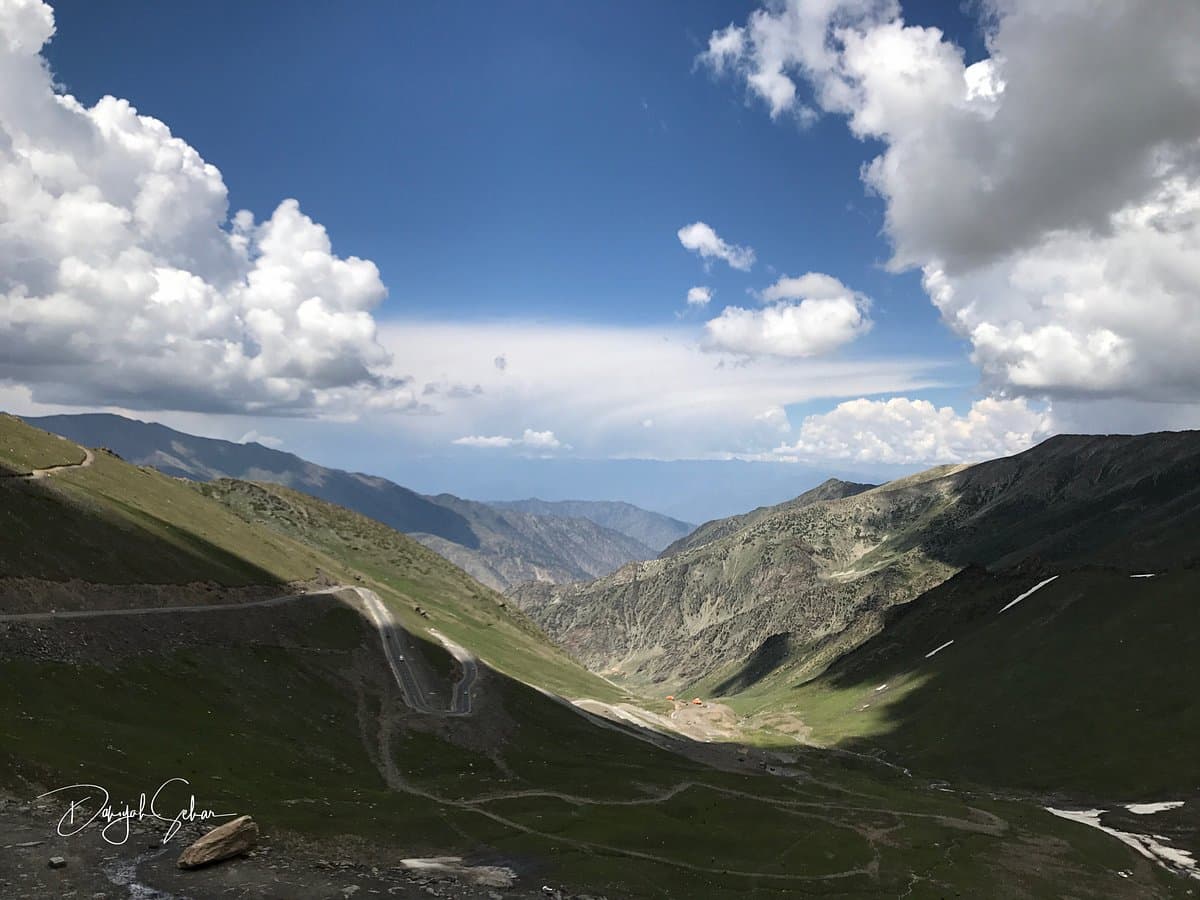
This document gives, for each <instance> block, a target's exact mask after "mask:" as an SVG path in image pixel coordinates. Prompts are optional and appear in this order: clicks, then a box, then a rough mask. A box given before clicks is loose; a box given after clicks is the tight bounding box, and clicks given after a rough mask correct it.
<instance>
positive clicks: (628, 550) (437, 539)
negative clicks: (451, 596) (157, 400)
mask: <svg viewBox="0 0 1200 900" xmlns="http://www.w3.org/2000/svg"><path fill="white" fill-rule="evenodd" d="M27 421H29V422H30V423H31V424H33V425H35V426H37V427H38V428H44V429H46V430H47V431H50V432H53V433H55V434H60V435H62V436H63V437H66V438H68V439H70V440H73V441H77V442H79V443H80V444H84V445H86V446H92V447H100V446H103V447H108V448H110V449H112V450H114V451H115V452H116V453H118V454H119V455H120V456H121V457H122V458H124V459H126V460H128V461H130V462H133V463H136V464H138V465H145V466H153V467H154V468H156V469H158V470H159V471H161V472H164V473H166V474H168V475H175V476H178V477H181V478H188V479H191V480H193V481H211V480H214V479H217V478H238V479H242V480H246V481H262V482H270V483H273V484H282V485H285V486H287V487H291V488H295V489H296V490H300V491H304V492H305V493H308V494H312V495H313V496H315V497H320V498H321V499H323V500H328V501H330V502H331V503H337V504H339V505H341V506H345V507H348V508H350V509H353V510H355V511H356V512H360V513H362V514H363V515H366V516H370V517H371V518H373V519H376V520H377V521H379V522H382V523H384V524H385V525H388V526H390V527H392V528H395V529H396V530H397V531H402V532H404V533H406V534H410V535H412V536H413V537H415V538H416V539H417V540H419V541H420V542H421V543H423V544H425V545H426V546H427V547H429V548H430V549H432V550H434V551H436V552H437V553H439V554H441V555H442V556H444V557H446V558H447V559H449V560H451V561H452V562H454V563H455V565H457V566H459V567H460V568H462V569H464V570H466V571H467V572H468V573H470V574H471V575H472V576H473V577H474V578H476V579H477V580H479V581H481V582H483V583H484V584H486V585H488V587H492V588H495V589H497V590H505V589H507V588H509V587H512V586H513V585H516V584H520V583H522V582H525V581H553V582H568V581H579V580H583V579H590V578H596V577H598V576H601V575H605V574H607V573H609V572H612V571H613V570H614V569H616V568H618V567H619V566H621V565H624V564H625V563H627V562H629V561H631V560H636V559H648V558H650V557H652V556H654V555H655V553H656V552H657V548H652V547H649V546H646V545H645V544H643V543H642V542H640V541H638V540H636V539H635V538H633V537H630V536H629V535H628V534H626V533H622V532H621V531H620V530H614V529H611V528H605V527H604V526H603V525H598V524H596V523H595V522H594V521H591V520H590V519H589V518H587V517H582V518H580V517H566V516H563V515H534V514H533V513H530V512H520V511H517V510H505V509H495V508H493V507H491V506H489V505H488V504H486V503H478V502H475V501H471V500H463V499H461V498H459V497H454V496H452V495H450V494H440V495H438V496H436V497H429V496H424V495H422V494H418V493H416V492H415V491H411V490H409V489H408V488H405V487H402V486H400V485H398V484H395V483H394V482H391V481H388V480H387V479H386V478H379V477H376V476H372V475H363V474H361V473H358V472H345V471H342V470H340V469H330V468H327V467H325V466H320V465H317V464H316V463H312V462H309V461H307V460H305V459H301V458H300V457H299V456H296V455H295V454H292V453H285V452H283V451H280V450H273V449H271V448H269V447H264V446H263V445H262V444H257V443H246V444H240V443H236V442H234V441H222V440H217V439H214V438H204V437H197V436H195V435H191V434H185V433H184V432H181V431H176V430H174V429H172V428H167V427H166V426H164V425H159V424H156V423H153V422H140V421H137V420H135V419H128V418H125V417H123V416H116V415H109V414H103V413H95V414H85V415H70V416H45V417H42V418H30V419H28V420H27ZM646 515H648V516H650V515H654V514H651V513H646Z"/></svg>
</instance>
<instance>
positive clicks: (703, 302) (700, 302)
mask: <svg viewBox="0 0 1200 900" xmlns="http://www.w3.org/2000/svg"><path fill="white" fill-rule="evenodd" d="M711 299H712V291H711V290H709V289H708V288H706V287H694V288H688V292H687V302H688V306H707V305H708V301H710V300H711Z"/></svg>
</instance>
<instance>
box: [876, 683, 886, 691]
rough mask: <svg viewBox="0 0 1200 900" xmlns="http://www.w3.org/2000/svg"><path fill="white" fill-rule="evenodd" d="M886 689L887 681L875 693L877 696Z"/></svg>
mask: <svg viewBox="0 0 1200 900" xmlns="http://www.w3.org/2000/svg"><path fill="white" fill-rule="evenodd" d="M885 687H887V682H886V681H885V682H884V683H883V684H881V685H880V686H879V687H877V688H875V693H877V694H878V693H879V692H880V691H882V690H883V689H884V688H885Z"/></svg>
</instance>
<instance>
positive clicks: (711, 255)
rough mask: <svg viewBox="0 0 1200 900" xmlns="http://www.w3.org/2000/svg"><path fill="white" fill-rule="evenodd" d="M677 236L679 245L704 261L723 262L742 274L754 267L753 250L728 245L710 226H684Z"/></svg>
mask: <svg viewBox="0 0 1200 900" xmlns="http://www.w3.org/2000/svg"><path fill="white" fill-rule="evenodd" d="M677 234H678V235H679V243H681V244H683V246H684V247H685V248H686V249H688V250H691V251H692V252H693V253H696V254H699V256H700V257H701V258H702V259H704V260H710V259H720V260H724V261H725V262H727V263H728V264H729V265H730V266H731V267H732V268H734V269H738V270H740V271H742V272H749V271H750V269H751V268H752V267H753V266H754V250H753V248H751V247H739V246H737V245H736V244H730V243H728V242H727V241H725V240H724V239H722V238H721V237H720V236H719V235H718V234H717V233H716V232H715V231H713V229H712V226H710V225H706V224H705V223H704V222H693V223H692V224H691V225H684V226H683V227H682V228H680V229H679V231H678V232H677Z"/></svg>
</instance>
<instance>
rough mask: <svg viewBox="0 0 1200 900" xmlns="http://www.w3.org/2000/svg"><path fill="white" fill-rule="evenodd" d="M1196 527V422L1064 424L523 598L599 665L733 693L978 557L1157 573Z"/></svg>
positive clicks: (841, 648)
mask: <svg viewBox="0 0 1200 900" xmlns="http://www.w3.org/2000/svg"><path fill="white" fill-rule="evenodd" d="M1197 534H1200V432H1180V433H1160V434H1148V435H1138V436H1122V435H1109V436H1095V437H1093V436H1078V435H1063V436H1059V437H1055V438H1051V439H1050V440H1047V441H1046V442H1044V443H1042V444H1040V445H1039V446H1037V447H1034V448H1033V449H1031V450H1028V451H1026V452H1025V453H1021V454H1018V455H1016V456H1012V457H1007V458H1004V459H996V460H992V461H990V462H985V463H980V464H978V465H974V466H942V467H938V468H935V469H931V470H929V471H927V472H923V473H920V474H918V475H914V476H911V477H909V478H904V479H900V480H897V481H893V482H889V483H888V484H884V485H881V486H879V487H873V488H869V487H868V486H866V485H861V484H851V483H846V482H827V483H826V484H824V485H822V486H821V487H820V488H818V489H816V490H815V491H810V492H809V493H808V494H805V495H803V496H801V497H798V498H796V499H795V500H792V501H789V502H787V503H784V504H780V505H779V506H775V507H769V508H766V509H760V510H755V511H754V512H752V513H748V514H746V515H742V516H735V517H733V518H731V519H724V520H719V521H716V522H710V523H707V524H705V525H702V526H701V527H700V528H698V529H697V530H696V532H695V533H694V534H693V535H692V536H690V537H687V538H684V539H683V540H681V541H678V542H676V543H675V544H674V545H672V546H671V547H669V548H668V549H667V551H666V552H665V553H664V554H663V555H662V557H661V558H659V559H656V560H650V561H645V562H638V563H634V564H630V565H627V566H625V567H624V568H622V569H620V570H618V571H617V572H614V573H612V574H610V575H607V576H604V577H602V578H600V579H598V580H596V581H594V582H591V583H589V584H572V585H545V584H543V585H535V584H529V585H523V586H521V587H519V588H517V589H516V590H515V591H513V592H511V596H513V597H514V598H515V599H516V601H517V602H518V603H519V604H520V605H521V607H522V608H523V609H524V610H525V611H526V612H528V613H529V614H530V615H531V616H532V617H533V618H534V619H535V620H536V621H537V622H538V623H539V624H540V625H541V626H542V627H543V628H544V629H546V631H547V632H548V633H549V634H550V635H551V637H553V638H554V639H555V640H557V641H558V642H559V643H560V644H561V645H563V646H564V647H566V648H568V649H569V650H570V651H572V652H573V653H574V654H575V655H576V656H577V657H578V658H579V659H581V660H582V661H583V662H585V663H586V664H587V665H588V666H589V667H591V668H592V669H593V670H595V671H600V672H603V673H604V674H606V675H611V676H614V677H624V678H626V679H628V680H629V681H630V682H631V683H634V684H637V683H648V682H663V683H666V684H668V685H671V686H676V687H680V686H683V685H687V684H693V683H695V682H697V681H699V680H704V681H705V683H706V684H709V685H710V686H712V687H713V688H715V689H717V691H718V693H722V694H729V693H736V692H737V690H738V684H739V673H740V672H743V671H744V670H745V669H746V668H747V667H750V668H751V669H753V670H754V671H755V673H756V674H755V677H754V678H753V679H750V680H751V681H754V682H758V681H760V680H761V679H762V678H764V677H766V676H767V675H768V674H770V673H776V674H777V675H778V677H779V679H780V680H781V683H782V681H786V680H787V678H791V679H792V681H793V683H795V679H802V678H806V677H810V676H811V675H812V674H813V673H817V672H820V671H821V670H822V669H823V668H824V667H825V666H827V665H829V664H830V662H832V661H833V660H835V659H837V658H838V657H839V656H841V655H843V654H844V653H845V652H847V651H849V650H851V649H853V648H854V647H856V646H858V645H860V644H861V643H862V642H863V641H865V640H867V639H869V638H870V637H871V636H872V635H874V634H876V633H878V632H879V631H880V629H881V628H882V627H883V621H884V616H885V613H886V611H887V610H888V608H889V607H892V606H895V605H898V604H903V603H906V602H907V601H910V600H913V599H914V598H916V597H918V596H920V595H921V594H923V593H924V592H926V591H928V590H930V589H932V588H933V587H935V586H936V585H938V584H940V583H942V582H943V581H945V580H946V579H948V578H950V577H951V576H953V575H954V574H955V573H957V572H959V571H961V570H962V569H963V568H964V567H966V566H968V565H971V564H976V565H981V566H985V567H987V568H988V569H989V570H991V571H1009V570H1012V569H1013V567H1018V566H1019V567H1021V568H1022V569H1023V570H1026V571H1029V572H1039V571H1048V572H1059V571H1063V570H1064V569H1065V568H1068V567H1076V566H1080V565H1089V564H1099V565H1105V566H1109V567H1117V568H1120V569H1124V570H1127V571H1149V572H1154V571H1162V570H1163V569H1167V568H1176V567H1179V566H1181V565H1185V564H1187V563H1188V562H1189V561H1195V560H1196V559H1197V557H1198V556H1200V549H1198V548H1197V545H1196V535H1197ZM780 673H783V674H780ZM785 675H786V678H785V677H784V676H785ZM718 676H721V677H718ZM743 680H744V679H743Z"/></svg>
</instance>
